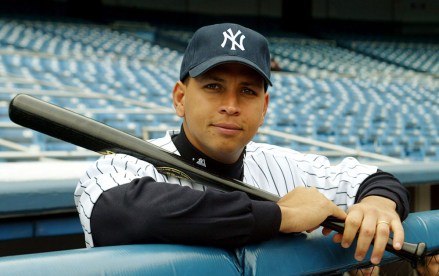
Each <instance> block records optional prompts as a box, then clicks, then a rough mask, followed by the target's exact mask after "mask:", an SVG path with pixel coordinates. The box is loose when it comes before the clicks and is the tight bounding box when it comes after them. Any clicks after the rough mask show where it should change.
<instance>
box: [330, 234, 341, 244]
mask: <svg viewBox="0 0 439 276" xmlns="http://www.w3.org/2000/svg"><path fill="white" fill-rule="evenodd" d="M342 239H343V235H342V234H340V233H336V234H334V236H332V241H333V242H335V243H341V241H342Z"/></svg>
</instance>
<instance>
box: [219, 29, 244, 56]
mask: <svg viewBox="0 0 439 276" xmlns="http://www.w3.org/2000/svg"><path fill="white" fill-rule="evenodd" d="M227 32H229V33H226V32H223V36H224V41H223V43H221V47H223V48H224V46H226V43H227V40H230V42H232V47H231V48H230V50H233V51H234V50H236V49H235V46H237V47H238V48H239V49H241V51H245V49H244V45H243V44H242V42H243V41H244V38H245V35H241V37H240V38H239V44H238V42H236V38H237V37H238V36H239V35H240V34H241V31H240V30H238V32H236V34H233V32H232V29H230V28H229V29H228V30H227Z"/></svg>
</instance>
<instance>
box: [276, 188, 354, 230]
mask: <svg viewBox="0 0 439 276" xmlns="http://www.w3.org/2000/svg"><path fill="white" fill-rule="evenodd" d="M277 205H279V207H280V210H281V212H282V222H281V225H280V229H279V231H280V232H282V233H292V232H303V231H312V230H314V229H316V228H318V227H319V226H320V223H322V222H323V221H324V220H325V219H326V218H327V217H328V216H333V217H336V218H339V219H341V220H345V218H346V213H345V212H344V211H343V210H342V209H341V208H339V207H338V206H337V205H335V204H334V203H333V202H332V201H330V200H329V199H327V198H326V197H325V196H324V195H323V194H322V193H320V192H319V191H318V190H317V189H316V188H304V187H298V188H295V189H294V190H292V191H291V192H289V193H288V194H286V195H285V196H284V197H282V198H281V199H280V200H279V201H278V202H277Z"/></svg>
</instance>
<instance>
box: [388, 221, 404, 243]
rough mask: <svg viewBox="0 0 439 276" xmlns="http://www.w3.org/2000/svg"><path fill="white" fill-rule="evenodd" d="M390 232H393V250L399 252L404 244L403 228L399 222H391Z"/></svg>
mask: <svg viewBox="0 0 439 276" xmlns="http://www.w3.org/2000/svg"><path fill="white" fill-rule="evenodd" d="M391 230H392V231H393V248H395V249H396V250H400V249H401V248H402V244H403V243H404V227H403V226H402V223H401V221H400V220H397V219H396V220H392V222H391Z"/></svg>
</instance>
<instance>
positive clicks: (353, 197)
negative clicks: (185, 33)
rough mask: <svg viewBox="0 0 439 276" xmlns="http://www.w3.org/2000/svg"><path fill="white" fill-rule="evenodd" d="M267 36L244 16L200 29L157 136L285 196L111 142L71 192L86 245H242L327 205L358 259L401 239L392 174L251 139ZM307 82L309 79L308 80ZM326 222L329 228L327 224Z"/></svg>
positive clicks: (301, 223)
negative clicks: (165, 164)
mask: <svg viewBox="0 0 439 276" xmlns="http://www.w3.org/2000/svg"><path fill="white" fill-rule="evenodd" d="M270 85H271V81H270V53H269V48H268V43H267V40H266V39H265V38H264V37H263V36H262V35H260V34H259V33H257V32H255V31H253V30H251V29H248V28H245V27H243V26H240V25H237V24H229V23H227V24H218V25H211V26H206V27H203V28H201V29H199V30H198V31H197V32H196V33H195V34H194V36H193V38H192V40H191V41H190V43H189V45H188V47H187V49H186V52H185V55H184V58H183V61H182V64H181V71H180V80H179V81H177V83H176V84H175V87H174V89H173V93H172V96H173V105H174V108H175V110H176V113H177V115H178V116H180V117H181V118H182V119H183V123H182V127H181V130H180V131H170V132H168V134H167V135H166V136H165V137H163V138H160V139H156V140H153V141H151V142H152V143H154V144H155V145H158V146H160V147H161V148H163V149H165V150H168V151H170V152H173V153H175V154H179V155H181V156H182V157H183V158H185V159H186V160H188V161H189V162H192V163H193V164H194V165H195V166H199V167H200V168H203V169H205V170H207V171H209V172H212V173H215V174H217V175H221V176H225V177H231V178H236V179H240V180H242V181H244V182H245V183H247V184H249V185H253V186H256V187H258V188H260V189H264V190H266V191H268V192H271V193H274V194H277V195H279V196H281V197H282V198H281V199H280V200H279V201H278V202H277V203H273V202H265V201H256V200H250V199H249V197H248V196H247V195H246V194H245V193H243V192H228V193H226V192H220V191H217V190H214V189H209V188H206V187H204V186H202V185H200V184H192V183H190V182H188V181H185V180H182V179H177V178H175V177H172V176H167V175H163V174H160V173H159V172H158V171H157V170H156V169H155V168H154V166H152V165H151V164H149V163H147V162H144V161H141V160H138V159H136V158H134V157H131V156H127V155H122V154H115V155H108V156H104V157H102V158H100V159H99V160H98V161H97V162H96V164H94V165H93V166H92V167H91V168H90V169H89V170H88V171H87V172H86V173H85V175H84V176H83V177H82V178H81V179H80V181H79V183H78V186H77V189H76V191H75V201H76V205H77V209H78V212H79V215H80V218H81V222H82V225H83V229H84V233H85V239H86V243H87V246H89V247H92V246H104V245H115V244H130V243H184V244H199V245H208V246H222V247H236V246H241V245H244V244H248V243H254V242H259V241H263V240H267V239H270V238H272V237H275V236H276V235H277V234H278V233H279V232H282V233H290V232H301V231H312V230H314V229H316V228H318V227H319V225H320V223H321V222H323V221H324V220H325V219H326V218H327V217H328V216H334V217H336V218H339V219H342V220H346V221H345V231H344V233H343V235H341V234H337V235H335V236H334V240H335V241H336V242H340V243H341V245H342V246H343V247H349V246H350V245H351V244H352V242H353V240H354V238H355V236H356V234H357V232H359V238H358V242H357V248H356V252H355V257H356V259H358V260H362V259H363V258H364V256H365V255H366V253H367V250H368V248H369V246H370V244H371V242H372V239H374V240H375V241H374V245H375V246H374V249H373V253H372V256H371V261H372V263H374V264H377V263H379V262H380V260H381V257H382V255H383V253H384V249H385V245H386V243H387V240H388V238H389V234H390V232H393V234H394V237H393V240H394V243H393V246H394V247H395V249H400V248H401V244H402V243H403V241H404V231H403V228H402V224H401V219H404V218H405V217H406V216H407V214H408V207H407V206H408V193H407V191H406V190H405V189H404V188H403V186H402V185H401V184H400V183H399V182H398V180H396V179H395V178H394V177H393V176H392V175H390V174H388V173H385V172H381V171H377V168H376V167H373V166H367V165H363V164H360V163H358V161H357V160H355V159H353V158H346V159H345V160H343V161H342V162H341V163H340V164H338V165H337V166H330V164H329V162H328V159H327V158H325V157H323V156H317V155H310V154H301V153H299V152H296V151H294V150H292V149H285V148H280V147H276V146H272V145H268V144H258V143H254V142H251V139H252V138H253V137H254V135H255V134H256V132H257V130H258V128H259V127H260V126H261V125H262V124H263V122H264V116H265V114H266V112H267V108H268V103H269V94H268V92H267V88H268V86H270ZM304 93H306V91H304ZM329 232H330V230H329V229H324V234H328V233H329Z"/></svg>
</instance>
